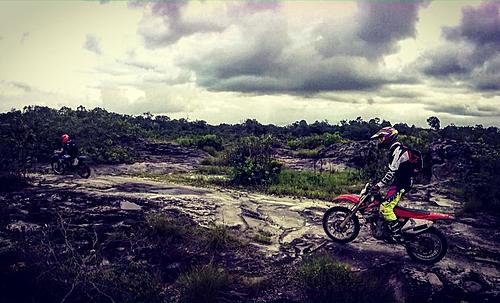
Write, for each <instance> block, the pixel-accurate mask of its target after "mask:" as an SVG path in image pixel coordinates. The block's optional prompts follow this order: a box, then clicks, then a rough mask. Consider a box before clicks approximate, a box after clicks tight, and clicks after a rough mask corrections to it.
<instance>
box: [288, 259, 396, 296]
mask: <svg viewBox="0 0 500 303" xmlns="http://www.w3.org/2000/svg"><path fill="white" fill-rule="evenodd" d="M298 278H299V281H300V282H301V284H302V286H303V290H304V292H305V294H306V296H307V298H308V299H309V300H310V302H316V303H323V302H324V303H326V302H336V303H355V302H356V303H357V302H374V303H375V302H388V303H389V302H394V295H393V294H392V293H391V292H390V291H388V290H387V285H384V284H383V283H381V282H380V281H379V280H376V279H366V278H364V277H362V276H360V275H358V274H356V273H353V272H351V271H350V269H349V267H348V266H347V265H346V264H342V263H339V262H336V261H334V260H333V259H332V258H331V257H330V256H328V255H322V256H315V257H312V258H310V259H308V260H306V261H304V262H303V263H302V265H301V266H300V267H299V268H298Z"/></svg>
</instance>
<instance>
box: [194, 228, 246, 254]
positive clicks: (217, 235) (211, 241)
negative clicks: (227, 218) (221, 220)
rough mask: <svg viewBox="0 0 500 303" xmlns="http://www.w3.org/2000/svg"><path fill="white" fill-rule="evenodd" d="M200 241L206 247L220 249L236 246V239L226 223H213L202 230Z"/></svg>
mask: <svg viewBox="0 0 500 303" xmlns="http://www.w3.org/2000/svg"><path fill="white" fill-rule="evenodd" d="M202 243H203V244H204V246H205V248H206V249H209V250H215V251H220V250H223V249H226V248H230V247H234V246H236V245H237V244H238V241H237V238H236V237H235V236H234V235H233V234H232V233H231V231H230V230H229V228H228V227H227V226H226V225H222V224H213V225H212V226H211V227H210V228H208V229H206V230H204V231H203V235H202Z"/></svg>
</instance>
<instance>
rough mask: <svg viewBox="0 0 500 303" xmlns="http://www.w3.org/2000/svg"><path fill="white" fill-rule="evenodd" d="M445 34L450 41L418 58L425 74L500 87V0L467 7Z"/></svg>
mask: <svg viewBox="0 0 500 303" xmlns="http://www.w3.org/2000/svg"><path fill="white" fill-rule="evenodd" d="M443 37H444V38H445V39H446V40H447V43H446V45H444V46H442V47H440V48H437V49H434V50H432V51H429V52H427V53H425V54H424V55H423V56H422V57H421V58H419V60H418V61H417V64H419V65H420V70H421V71H422V72H423V73H424V74H425V75H428V76H433V77H437V78H441V79H450V80H452V81H462V82H464V83H466V85H468V86H470V87H472V88H475V89H477V90H498V89H499V88H500V84H499V83H500V80H499V79H500V68H499V66H500V64H499V61H500V2H496V1H492V2H486V3H482V4H480V5H479V6H477V7H471V6H467V7H465V8H463V9H462V19H461V21H460V24H459V25H458V26H455V27H446V28H443Z"/></svg>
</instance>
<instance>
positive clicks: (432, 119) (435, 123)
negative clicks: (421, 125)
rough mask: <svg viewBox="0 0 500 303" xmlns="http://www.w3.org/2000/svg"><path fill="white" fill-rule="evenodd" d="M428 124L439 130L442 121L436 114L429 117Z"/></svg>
mask: <svg viewBox="0 0 500 303" xmlns="http://www.w3.org/2000/svg"><path fill="white" fill-rule="evenodd" d="M427 124H429V126H430V127H431V128H432V129H433V130H439V128H440V127H441V121H439V119H438V117H436V116H431V117H429V118H427Z"/></svg>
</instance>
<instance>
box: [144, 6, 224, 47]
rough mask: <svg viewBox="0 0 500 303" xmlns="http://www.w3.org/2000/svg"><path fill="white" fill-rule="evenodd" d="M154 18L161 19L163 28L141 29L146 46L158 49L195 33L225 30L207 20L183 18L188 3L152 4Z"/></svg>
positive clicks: (222, 26)
mask: <svg viewBox="0 0 500 303" xmlns="http://www.w3.org/2000/svg"><path fill="white" fill-rule="evenodd" d="M150 5H151V12H152V13H153V15H154V16H156V17H160V18H161V20H162V22H163V26H161V27H158V26H153V27H147V26H142V27H140V28H139V33H140V34H141V35H142V36H143V38H144V42H145V44H146V46H148V47H150V48H157V47H162V46H166V45H169V44H172V43H175V42H177V41H178V40H179V39H180V38H182V37H184V36H189V35H191V34H194V33H209V32H220V31H222V30H224V29H225V27H224V25H222V24H220V23H218V22H217V20H214V21H211V20H206V19H199V20H186V19H185V18H184V17H183V14H182V12H183V9H184V8H185V7H186V6H187V5H188V2H187V1H164V2H163V1H160V2H155V3H152V4H150Z"/></svg>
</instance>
